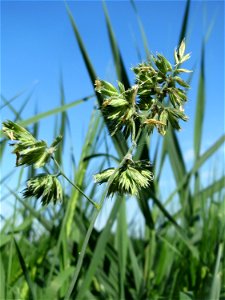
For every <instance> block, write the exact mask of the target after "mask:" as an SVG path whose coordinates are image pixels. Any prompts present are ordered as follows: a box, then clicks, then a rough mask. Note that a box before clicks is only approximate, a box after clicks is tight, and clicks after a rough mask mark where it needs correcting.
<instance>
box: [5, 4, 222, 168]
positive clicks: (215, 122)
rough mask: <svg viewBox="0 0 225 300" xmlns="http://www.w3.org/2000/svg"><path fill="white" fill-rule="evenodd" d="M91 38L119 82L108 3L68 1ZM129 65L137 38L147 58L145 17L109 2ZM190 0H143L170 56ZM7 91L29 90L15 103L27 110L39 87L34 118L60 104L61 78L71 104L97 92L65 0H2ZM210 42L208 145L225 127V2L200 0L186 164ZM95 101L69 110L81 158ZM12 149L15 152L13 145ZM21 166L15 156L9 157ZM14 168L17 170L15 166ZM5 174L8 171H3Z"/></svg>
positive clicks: (193, 24) (92, 48)
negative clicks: (201, 70) (142, 30)
mask: <svg viewBox="0 0 225 300" xmlns="http://www.w3.org/2000/svg"><path fill="white" fill-rule="evenodd" d="M67 3H68V4H69V6H70V8H71V11H72V13H73V16H74V18H75V21H76V23H77V26H78V28H79V31H80V34H81V36H82V38H83V41H84V44H85V46H86V48H87V51H88V53H89V56H90V59H91V61H92V63H93V65H94V68H95V70H96V73H97V75H98V76H99V77H100V78H102V79H106V80H108V81H112V82H115V79H116V76H115V70H114V66H113V59H112V54H111V51H110V46H109V40H108V36H107V30H106V25H105V19H104V14H103V9H102V3H101V1H68V2H67ZM106 4H107V7H108V11H109V15H110V18H111V21H112V25H113V28H114V32H115V36H116V38H117V41H118V44H119V47H120V49H121V52H122V57H123V59H124V62H125V66H126V68H127V70H128V74H129V76H130V80H131V83H132V80H133V76H132V75H133V74H132V72H131V71H130V70H129V69H130V68H131V67H132V66H134V65H135V64H137V63H139V60H138V55H137V51H136V48H135V44H137V45H138V48H139V50H140V52H141V55H142V57H143V59H144V57H145V55H144V48H143V43H142V39H141V35H140V32H139V29H138V26H137V19H136V16H135V13H134V11H133V9H132V6H131V4H130V1H106ZM185 5H186V2H185V1H136V6H137V9H138V12H139V15H140V17H141V19H142V22H143V25H144V28H145V31H146V35H147V38H148V42H149V48H150V50H151V51H152V52H153V53H156V52H157V51H158V52H160V53H162V54H164V55H165V56H166V57H168V58H169V59H172V57H173V50H174V48H175V47H176V46H177V43H178V37H179V33H180V28H181V23H182V18H183V15H184V10H185ZM1 17H2V18H1V20H2V21H1V28H2V29H1V94H2V95H3V96H4V97H5V98H6V99H7V100H10V99H11V98H12V97H13V96H14V95H16V94H17V93H18V92H20V91H23V90H25V92H24V94H23V95H22V96H20V97H19V98H18V99H17V100H15V101H14V102H13V104H14V106H15V107H16V108H17V109H19V108H20V106H21V105H22V103H23V101H24V100H25V98H26V97H27V95H28V94H29V93H30V92H31V90H33V89H34V92H33V95H32V98H31V100H30V101H29V103H28V105H27V106H26V109H25V110H24V112H23V114H22V116H23V118H24V119H26V118H28V117H31V116H32V115H33V114H34V111H35V109H36V108H37V110H38V112H43V111H47V110H49V109H52V108H54V107H56V106H58V105H59V99H60V94H59V78H60V72H61V73H62V76H63V82H64V86H65V95H66V102H67V103H69V102H71V101H74V100H76V99H79V98H81V97H85V96H88V95H90V94H92V93H93V88H92V85H91V83H90V80H89V77H88V74H87V71H86V69H85V65H84V62H83V60H82V57H81V54H80V51H79V49H78V45H77V42H76V40H75V38H74V35H73V31H72V28H71V25H70V22H69V18H68V15H67V13H66V9H65V4H64V2H63V1H2V2H1ZM207 32H209V37H208V40H207V44H206V53H205V58H206V67H205V70H206V111H205V123H204V135H203V145H202V150H204V149H206V148H207V147H209V146H210V145H211V144H212V143H213V142H214V141H215V140H216V139H217V138H219V136H221V135H222V133H223V132H224V2H223V1H192V2H191V11H190V19H189V24H188V34H187V37H186V41H187V51H188V52H191V53H192V57H191V60H190V62H188V63H187V64H186V66H187V67H189V68H193V67H194V66H195V72H194V75H193V81H192V84H191V87H192V88H191V90H190V92H189V102H188V104H187V105H186V112H187V115H188V116H189V118H190V120H189V122H188V123H187V124H182V125H183V126H182V127H183V131H182V132H181V133H179V138H180V140H181V141H182V149H183V151H184V153H185V157H186V162H187V163H189V162H190V161H191V159H192V158H193V150H192V148H193V130H194V113H195V105H196V98H197V85H198V78H199V60H200V56H201V45H202V41H203V38H204V37H205V36H206V35H207V34H206V33H207ZM93 105H94V100H90V101H89V102H86V103H84V104H82V105H80V106H79V107H76V108H73V109H71V110H70V112H69V117H70V122H71V128H72V131H73V141H74V143H75V145H74V148H75V149H76V150H75V155H76V157H77V158H78V157H79V154H80V149H81V145H82V140H83V139H84V137H85V131H86V129H87V126H88V121H87V120H88V119H89V116H90V114H91V111H92V108H93ZM12 116H13V115H12V113H11V112H10V110H9V109H8V108H4V109H3V110H2V114H1V118H2V120H5V119H11V118H12ZM53 120H54V117H53V118H50V119H46V120H43V121H42V122H41V131H40V138H42V139H48V140H49V142H50V141H51V138H52V134H53V131H54V122H53ZM6 151H9V149H7V150H6ZM6 161H7V162H5V164H7V167H6V165H4V162H3V167H4V170H6V169H7V170H8V169H9V167H8V165H11V167H12V168H13V166H14V160H13V159H12V160H11V158H9V160H8V159H7V160H6ZM10 170H11V168H10ZM3 173H5V171H4V172H3Z"/></svg>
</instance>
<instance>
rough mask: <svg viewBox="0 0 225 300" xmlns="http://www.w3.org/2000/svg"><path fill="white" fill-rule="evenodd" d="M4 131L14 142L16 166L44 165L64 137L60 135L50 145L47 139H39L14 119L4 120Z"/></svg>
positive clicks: (37, 166) (38, 166) (36, 166)
mask: <svg viewBox="0 0 225 300" xmlns="http://www.w3.org/2000/svg"><path fill="white" fill-rule="evenodd" d="M2 131H3V132H4V134H5V135H6V136H7V137H8V138H9V139H10V140H12V141H15V142H13V143H12V144H11V145H12V146H13V147H14V149H13V153H15V154H16V157H17V159H16V166H22V165H27V166H29V165H34V167H35V168H40V167H43V166H44V165H45V164H46V163H47V162H48V161H49V159H50V157H51V156H52V154H53V153H54V152H55V151H56V146H57V145H58V144H59V143H60V141H61V139H62V137H61V136H58V137H57V138H56V139H55V140H54V142H53V143H52V144H51V146H50V147H48V146H47V144H46V142H45V141H38V140H36V139H35V137H34V136H33V135H32V134H31V133H29V132H28V131H27V130H26V129H25V128H24V127H22V126H20V125H19V124H17V123H14V122H12V121H6V122H3V127H2Z"/></svg>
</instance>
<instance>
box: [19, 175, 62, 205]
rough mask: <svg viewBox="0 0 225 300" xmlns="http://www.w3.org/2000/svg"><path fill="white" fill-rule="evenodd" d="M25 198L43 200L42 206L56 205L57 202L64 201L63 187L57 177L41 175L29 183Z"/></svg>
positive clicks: (24, 194)
mask: <svg viewBox="0 0 225 300" xmlns="http://www.w3.org/2000/svg"><path fill="white" fill-rule="evenodd" d="M23 197H24V198H28V197H36V198H37V199H39V198H41V202H42V205H47V204H49V203H50V202H53V203H54V204H56V202H57V200H62V197H63V192H62V186H61V184H60V182H59V180H58V179H57V177H56V176H55V175H49V174H39V175H37V176H35V177H34V178H31V179H29V180H28V181H27V187H26V189H25V190H24V191H23Z"/></svg>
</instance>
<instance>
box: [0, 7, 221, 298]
mask: <svg viewBox="0 0 225 300" xmlns="http://www.w3.org/2000/svg"><path fill="white" fill-rule="evenodd" d="M163 3H164V2H161V4H160V5H161V6H162V8H163ZM109 4H110V3H107V2H106V4H103V8H102V9H103V13H104V16H105V21H104V23H102V26H105V28H106V32H107V35H108V40H109V45H110V47H109V50H110V51H111V55H112V58H113V66H114V67H115V73H113V74H112V75H111V76H112V81H115V79H116V78H118V79H119V80H121V81H122V82H124V83H125V85H126V86H127V87H128V86H130V85H131V84H133V83H132V82H131V79H130V78H129V75H128V71H129V70H128V68H129V67H130V65H128V66H127V62H125V61H124V55H123V56H122V53H124V52H123V48H119V47H118V41H117V40H116V34H115V33H116V32H115V31H114V27H113V26H112V21H113V20H112V21H111V19H110V17H109V13H110V11H108V8H107V7H108V5H109ZM127 5H129V7H130V8H131V9H133V11H134V13H135V15H136V20H137V28H138V29H139V31H140V36H141V43H136V44H135V43H134V45H132V46H131V47H132V48H134V49H135V51H136V53H137V57H139V58H140V60H142V59H144V57H148V55H149V53H150V50H151V49H150V48H149V46H148V42H149V41H148V39H147V35H148V34H147V32H148V31H147V28H144V26H143V23H142V19H141V16H140V15H139V13H138V9H137V8H138V2H137V3H136V4H135V3H134V2H131V3H127ZM191 5H192V3H191V2H190V1H187V2H186V3H185V5H184V7H185V10H184V14H183V16H182V18H183V19H182V22H181V24H177V26H179V35H178V36H177V37H176V38H177V41H176V43H177V45H178V44H179V42H180V41H181V40H182V39H183V37H188V36H189V35H191V33H189V31H188V28H189V27H188V25H189V24H191V22H190V19H189V18H190V7H191ZM69 6H71V7H72V6H73V5H72V3H71V4H70V3H69ZM69 6H66V8H64V9H65V11H66V12H67V19H68V22H70V25H71V28H72V30H73V37H74V39H75V41H76V43H77V44H78V47H79V50H80V53H81V57H82V59H83V62H84V65H85V67H86V72H87V76H88V77H89V78H90V81H91V83H92V86H93V84H94V81H95V79H96V78H97V76H98V75H99V74H97V72H96V70H95V68H94V65H95V61H94V60H93V59H91V57H92V53H91V52H90V51H87V47H86V44H85V36H83V35H82V34H81V31H82V28H81V30H80V28H79V26H78V25H77V23H76V20H75V18H74V14H73V13H72V11H71V10H70V9H71V8H70V7H69ZM109 6H110V5H109ZM89 13H90V12H89ZM210 24H211V23H210ZM210 24H209V25H208V26H206V30H205V34H204V36H203V37H202V46H201V56H200V57H198V56H195V55H194V60H193V62H192V68H193V69H194V71H195V72H196V70H198V73H197V74H198V75H197V76H198V80H197V85H196V87H193V90H192V91H191V99H193V97H195V102H194V103H195V110H194V109H193V114H192V115H190V118H191V119H192V122H190V123H191V124H192V125H190V123H187V124H186V125H185V128H187V127H188V126H192V127H193V128H192V136H190V135H189V136H188V138H189V139H190V138H191V139H192V141H193V149H191V150H192V152H191V156H192V160H191V165H190V163H189V165H188V166H187V163H186V159H185V154H184V150H183V144H184V141H183V140H182V135H183V134H184V137H183V139H185V138H187V135H186V134H185V132H180V133H179V136H180V138H178V134H177V133H175V132H173V131H170V132H168V134H167V135H166V137H165V138H163V139H162V138H157V136H156V135H154V136H153V138H152V139H151V140H150V141H146V139H145V138H144V136H143V138H142V140H141V141H140V143H139V147H138V151H137V153H136V158H141V159H150V161H151V162H152V163H153V164H154V173H155V181H154V183H153V186H152V189H151V190H149V191H148V192H146V193H145V194H143V195H142V196H141V197H140V198H137V199H129V197H127V198H125V197H123V198H121V197H114V198H113V199H112V200H108V203H105V205H106V207H107V211H106V209H105V208H104V207H103V211H102V215H101V216H100V219H101V222H99V223H97V226H96V227H95V229H94V231H93V232H92V234H91V237H90V241H89V244H88V249H87V251H86V255H85V258H84V261H83V265H82V269H81V273H80V275H79V278H78V283H77V284H76V285H75V287H74V288H73V292H72V295H71V299H181V300H184V299H208V300H214V299H225V279H224V269H225V262H224V241H225V201H224V186H225V185H224V183H225V180H224V179H225V177H224V153H222V151H221V149H222V148H223V149H224V141H225V135H224V133H223V128H222V127H223V126H222V124H221V131H220V132H221V135H220V136H219V137H218V138H215V139H214V140H213V141H212V142H210V145H208V147H207V148H206V145H207V142H206V141H205V136H207V135H209V133H208V132H207V133H205V132H204V128H205V127H204V126H205V125H204V124H205V122H210V118H208V119H207V118H205V107H206V104H207V103H206V97H207V84H210V82H209V81H208V82H207V84H206V78H207V74H208V73H207V72H210V70H206V68H205V66H206V61H205V52H206V51H207V41H208V39H209V38H210V30H211V29H210V26H211V25H210ZM152 26H155V25H154V24H152ZM190 27H191V26H190ZM117 30H118V29H117ZM192 30H194V29H192ZM212 31H213V27H212ZM95 39H96V42H98V38H97V37H95ZM160 39H161V40H163V38H160ZM134 40H135V38H134ZM174 46H175V45H174ZM188 48H189V46H188ZM157 50H158V51H160V49H157ZM191 50H192V49H190V51H191ZM169 51H171V53H172V52H173V49H169ZM143 52H144V53H145V55H143V54H141V53H143ZM126 59H127V58H126ZM221 59H222V58H221ZM128 63H129V62H128ZM75 72H77V73H78V71H75ZM195 74H196V73H195ZM109 76H110V75H109ZM193 76H196V75H193ZM107 79H108V78H107ZM192 80H193V77H192V76H191V77H190V84H191V85H192ZM65 85H66V83H65V79H63V76H62V75H61V79H60V84H59V90H60V104H59V105H58V107H57V108H55V109H51V110H46V111H44V112H42V113H38V112H37V111H35V113H34V114H33V116H31V117H29V118H23V111H24V109H25V108H26V105H27V104H29V102H31V101H32V97H33V94H32V92H31V93H30V94H29V95H28V96H24V93H21V94H20V93H18V94H17V95H15V96H14V97H11V99H7V98H5V97H4V96H3V95H2V104H1V108H2V111H4V112H6V110H7V113H5V114H7V116H10V118H11V119H12V120H13V121H16V122H19V123H20V124H21V125H23V126H28V127H29V129H30V130H31V131H32V132H33V134H34V135H35V136H38V137H39V138H42V134H43V131H44V130H43V128H42V129H41V124H42V122H43V121H45V120H47V121H46V122H48V119H49V118H52V117H54V119H52V120H54V127H53V128H54V129H53V130H52V131H53V132H52V133H50V134H52V135H53V136H54V135H56V134H58V133H61V134H62V135H64V136H65V137H66V139H65V140H64V143H63V144H62V146H61V147H60V149H59V151H58V154H57V156H58V157H57V160H58V161H59V162H61V163H62V165H65V169H66V170H67V172H68V176H70V178H71V179H72V180H74V181H75V182H76V183H77V184H78V185H79V186H80V187H81V188H82V189H83V190H85V192H86V194H88V195H89V196H90V197H91V198H94V199H95V200H96V201H98V202H99V201H100V199H101V197H102V195H103V193H102V189H101V188H99V187H97V186H96V185H94V184H92V174H93V173H95V172H96V171H99V170H100V169H101V168H103V167H104V166H108V165H109V166H112V165H115V164H116V163H117V162H118V161H119V160H121V158H122V157H123V155H124V154H125V153H126V149H127V147H128V145H127V142H126V141H125V139H124V138H123V137H122V136H120V135H119V134H117V135H116V136H115V137H114V138H111V137H110V136H109V135H108V131H107V123H106V121H105V120H103V118H102V116H101V115H100V111H99V110H98V109H97V107H98V106H99V104H101V101H102V99H101V97H99V95H95V94H94V86H93V90H92V93H90V94H86V95H84V97H81V99H79V97H76V95H75V99H78V100H76V101H73V102H70V103H67V102H66V100H65V93H66V90H65ZM222 96H223V95H221V97H222ZM21 98H23V101H21ZM18 99H19V102H17V101H18ZM95 99H96V101H95ZM87 100H88V101H92V106H91V107H92V108H93V111H92V113H91V116H90V120H89V119H88V120H86V127H87V130H85V136H84V138H83V144H82V145H81V149H80V150H78V151H79V155H77V152H76V151H77V150H74V147H77V146H76V145H74V144H73V142H72V141H73V140H74V137H76V134H77V131H78V128H79V122H77V124H76V126H77V127H76V128H74V126H71V122H73V121H71V114H69V113H68V112H69V109H70V108H72V107H75V109H76V108H78V107H80V106H82V105H85V102H86V101H87ZM93 101H95V102H93ZM208 101H215V99H208ZM32 103H33V102H32ZM219 104H220V105H224V104H223V103H222V99H221V103H220V102H219ZM82 113H84V111H82ZM87 116H88V114H87ZM3 118H4V115H3ZM44 118H45V119H44ZM88 118H89V117H88ZM214 122H215V119H214ZM87 124H88V125H87ZM217 126H220V124H217ZM45 128H46V127H45ZM212 136H213V135H212ZM215 136H217V134H216V135H215ZM202 145H204V149H202V148H203V146H202ZM75 153H76V155H75ZM221 153H222V154H221ZM8 156H9V147H8V146H7V143H6V140H5V139H4V138H2V140H1V162H2V166H5V165H4V161H6V162H7V164H8V162H9V161H10V160H9V159H8ZM213 158H214V160H213ZM218 158H219V159H220V160H221V161H222V163H220V162H219V161H218ZM215 159H216V160H215ZM11 161H12V160H11ZM214 161H217V163H213V162H214ZM68 165H69V166H70V168H68ZM221 165H222V167H221ZM5 169H6V168H4V170H5ZM212 169H213V171H211V170H212ZM202 170H206V171H210V174H211V177H207V179H205V177H204V173H203V171H202ZM14 172H15V170H14V168H13V167H12V168H11V169H10V168H7V172H2V173H3V174H2V176H1V185H2V193H1V217H2V222H1V224H2V226H1V238H0V247H1V256H0V268H1V292H0V293H1V294H0V299H30V298H31V299H63V298H64V297H65V296H66V294H67V292H68V289H69V286H70V284H71V280H72V277H73V273H74V271H75V268H76V265H77V261H78V258H79V254H80V251H81V247H82V244H83V241H84V238H85V235H86V232H87V229H88V226H89V223H90V220H91V217H92V215H93V208H92V207H90V205H89V204H88V203H87V202H86V200H85V199H84V198H83V197H82V195H81V194H79V193H78V192H77V191H75V190H73V189H72V188H71V187H70V186H68V185H67V184H66V182H64V191H65V196H64V201H63V203H62V204H60V205H57V206H56V207H54V206H51V205H50V206H48V207H41V206H40V204H39V203H38V202H37V201H35V200H34V199H29V200H28V201H27V200H24V199H22V198H21V194H20V191H21V190H22V187H23V186H24V183H25V180H26V179H27V178H29V177H30V176H33V175H35V172H36V171H35V170H34V169H32V168H26V169H19V170H17V175H16V176H14V177H13V183H12V181H10V178H12V176H13V174H14ZM165 174H166V176H165ZM163 176H164V179H166V180H168V182H169V184H170V182H171V181H170V179H169V178H170V177H172V178H173V182H174V183H175V184H174V185H173V186H172V188H171V187H168V186H167V185H166V186H165V180H162V178H163ZM9 182H11V183H10V184H9ZM165 190H167V192H165ZM168 191H169V192H168ZM5 203H10V205H12V206H11V208H10V210H8V211H7V214H5V213H3V212H5V211H4V205H5ZM130 210H133V211H134V212H135V213H136V214H137V216H138V217H136V218H133V219H132V218H131V216H130Z"/></svg>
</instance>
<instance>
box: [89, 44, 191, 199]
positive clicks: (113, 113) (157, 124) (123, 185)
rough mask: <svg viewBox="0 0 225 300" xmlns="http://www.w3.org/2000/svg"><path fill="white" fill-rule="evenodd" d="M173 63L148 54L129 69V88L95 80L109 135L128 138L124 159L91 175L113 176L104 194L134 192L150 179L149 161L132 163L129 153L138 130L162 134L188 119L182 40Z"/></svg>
mask: <svg viewBox="0 0 225 300" xmlns="http://www.w3.org/2000/svg"><path fill="white" fill-rule="evenodd" d="M174 58H175V64H174V65H172V64H171V63H170V62H169V61H168V60H167V59H166V58H165V57H164V56H163V55H161V54H157V56H151V59H150V60H149V61H148V62H146V63H141V64H139V65H138V66H136V67H134V68H132V70H133V72H134V73H135V75H136V79H135V85H134V86H133V87H131V88H130V89H128V90H125V87H124V85H123V83H122V82H118V88H115V87H114V86H113V85H112V84H111V83H109V82H106V81H104V80H100V79H97V80H96V82H95V86H96V91H97V92H99V93H100V94H101V95H102V96H103V104H102V106H101V111H102V113H103V115H104V116H105V117H106V119H107V120H108V121H109V129H110V133H111V135H114V134H115V133H116V132H117V131H122V133H123V134H124V136H125V138H129V137H131V141H132V147H131V148H132V149H131V151H129V152H130V153H129V154H130V157H129V158H128V159H126V158H125V159H124V160H123V161H122V163H121V164H120V166H119V168H117V169H114V168H109V169H106V170H104V171H102V172H100V173H99V174H96V175H95V176H94V178H95V181H96V182H98V183H100V184H101V183H103V182H107V181H109V180H110V178H112V176H114V178H113V180H112V182H111V183H110V185H109V187H108V192H107V195H108V196H109V195H113V194H114V193H115V192H119V193H120V194H126V193H127V194H131V195H137V194H138V192H139V191H140V190H141V189H143V188H147V187H148V186H149V185H150V182H151V181H152V180H153V174H152V172H151V171H150V163H149V162H148V161H137V162H134V161H133V159H132V152H133V150H134V149H135V148H136V145H137V142H138V138H139V135H140V131H142V129H144V128H146V129H147V132H148V134H151V133H152V132H153V130H154V128H156V129H157V130H158V132H159V133H160V134H161V135H163V136H164V135H165V134H166V132H167V129H168V126H169V125H170V126H171V127H172V128H174V129H176V130H180V129H181V128H180V125H179V120H183V121H187V119H188V118H187V116H186V115H185V114H184V108H183V106H184V103H185V102H186V101H187V96H186V92H187V89H188V88H189V85H188V84H187V82H186V81H184V80H183V79H181V77H179V74H180V73H189V72H191V71H190V70H187V69H183V68H181V65H182V64H183V63H184V62H185V61H186V60H188V59H189V58H190V54H185V41H184V40H183V41H182V42H181V45H180V46H179V48H178V49H175V51H174Z"/></svg>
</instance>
